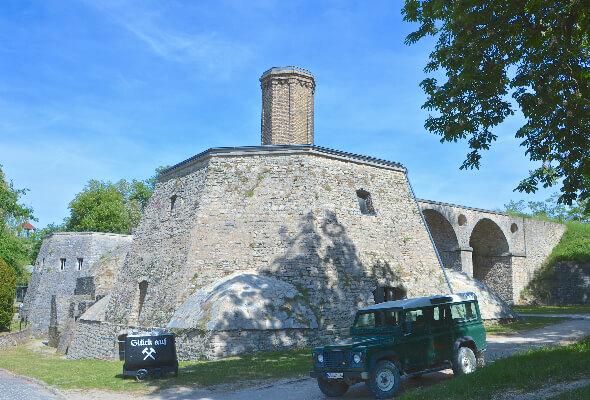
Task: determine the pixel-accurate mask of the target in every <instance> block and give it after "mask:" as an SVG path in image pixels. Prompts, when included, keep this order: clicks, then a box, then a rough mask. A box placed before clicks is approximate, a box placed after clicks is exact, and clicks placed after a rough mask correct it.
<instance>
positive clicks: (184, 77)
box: [0, 0, 552, 226]
mask: <svg viewBox="0 0 590 400" xmlns="http://www.w3.org/2000/svg"><path fill="white" fill-rule="evenodd" d="M400 8H401V2H392V1H371V2H363V1H359V2H352V1H323V2H317V1H309V2H299V1H289V2H285V1H272V0H268V1H209V2H205V1H153V2H152V1H99V0H86V1H84V0H78V1H73V0H37V1H27V0H4V1H3V2H2V7H1V8H0V164H2V165H3V169H4V170H5V172H6V174H7V175H8V177H9V178H11V179H12V180H13V181H14V184H15V186H16V187H19V188H23V187H24V188H28V189H30V192H29V193H28V194H27V195H26V197H25V198H24V202H25V203H26V204H28V205H30V206H32V207H33V208H34V210H35V214H36V216H37V217H38V218H39V222H38V223H37V225H38V226H45V225H46V224H48V223H52V222H55V223H59V222H61V221H62V220H63V218H64V217H65V216H66V215H67V204H68V202H69V201H71V199H72V198H73V197H74V196H75V194H76V193H78V192H79V191H80V190H81V189H82V188H83V187H84V185H85V183H86V182H87V181H88V180H89V179H101V180H118V179H121V178H137V179H144V178H147V177H149V176H151V175H153V171H154V169H155V168H156V167H158V166H160V165H170V164H175V163H177V162H179V161H182V160H184V159H186V158H188V157H190V156H192V155H194V154H196V153H199V152H201V151H203V150H205V149H207V148H209V147H217V146H240V145H258V144H259V143H260V103H261V99H260V97H261V96H260V86H259V81H258V78H259V76H260V75H261V74H262V72H264V71H265V70H266V69H268V68H269V67H272V66H282V65H297V66H301V67H304V68H307V69H309V70H311V71H312V72H313V74H314V75H315V77H316V83H317V88H316V99H315V100H316V103H315V104H316V109H315V113H316V120H315V137H316V144H317V145H320V146H325V147H330V148H335V149H340V150H345V151H350V152H354V153H359V154H364V155H370V156H375V157H380V158H384V159H388V160H393V161H398V162H401V163H403V164H404V165H405V166H406V167H407V168H408V170H409V174H410V180H411V182H412V184H413V186H414V190H415V192H416V195H417V196H418V197H422V198H427V199H433V200H439V201H447V202H453V203H460V204H465V205H469V206H475V207H481V208H490V209H496V208H500V207H502V206H503V204H505V203H506V202H507V201H508V200H510V199H521V198H522V199H525V200H542V199H545V198H546V197H548V195H549V194H550V193H551V192H552V191H551V190H542V191H540V192H538V193H537V194H536V195H534V196H533V195H524V194H520V193H514V192H513V191H512V190H513V189H514V188H515V187H516V185H517V184H518V182H519V180H520V179H522V178H523V177H524V176H525V175H526V174H527V172H528V171H529V170H530V169H532V168H533V164H531V163H530V162H529V161H528V158H527V157H526V156H525V155H524V149H523V148H522V147H520V146H519V142H518V141H517V140H516V139H515V138H514V132H515V130H516V129H517V128H518V127H519V126H520V124H521V122H522V120H521V119H520V117H518V116H516V117H513V118H511V119H510V120H508V121H506V122H505V123H504V124H503V125H501V126H500V127H498V128H497V129H496V133H497V135H498V136H499V140H498V142H496V143H495V144H494V146H493V147H492V150H491V151H489V152H487V153H486V154H485V156H484V158H483V165H482V168H481V169H480V170H479V171H460V170H459V165H460V164H461V162H462V161H463V158H464V155H465V153H466V152H467V147H466V144H465V143H456V144H455V143H452V144H449V143H446V144H441V143H440V142H439V139H438V137H435V136H433V135H431V134H429V133H427V132H426V131H425V129H424V127H423V124H424V119H425V118H426V116H427V112H426V111H424V110H422V109H421V108H420V106H421V105H422V103H423V102H424V99H425V97H424V94H423V93H422V91H421V89H420V88H419V86H418V84H419V82H420V81H421V80H422V79H423V78H424V74H423V72H422V68H423V66H424V65H425V63H426V60H427V56H428V53H429V51H430V50H431V46H432V44H433V42H432V41H425V42H422V43H419V44H417V45H413V46H405V45H404V44H403V40H404V37H405V35H406V34H407V33H408V32H410V31H411V30H412V28H413V27H414V26H413V25H411V24H409V23H404V22H403V21H402V18H401V13H400Z"/></svg>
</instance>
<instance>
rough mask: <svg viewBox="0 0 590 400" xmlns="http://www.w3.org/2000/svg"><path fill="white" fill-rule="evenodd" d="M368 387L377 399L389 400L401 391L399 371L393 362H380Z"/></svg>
mask: <svg viewBox="0 0 590 400" xmlns="http://www.w3.org/2000/svg"><path fill="white" fill-rule="evenodd" d="M367 385H368V386H369V389H370V390H371V392H373V394H374V395H375V397H376V398H378V399H389V398H391V397H393V395H394V394H395V393H396V392H397V390H398V389H399V385H400V374H399V369H397V367H396V365H395V364H394V363H393V362H391V361H380V362H379V363H378V364H377V365H376V366H375V368H374V369H373V371H372V372H371V377H370V378H369V381H368V382H367Z"/></svg>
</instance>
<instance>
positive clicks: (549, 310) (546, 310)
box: [512, 304, 590, 314]
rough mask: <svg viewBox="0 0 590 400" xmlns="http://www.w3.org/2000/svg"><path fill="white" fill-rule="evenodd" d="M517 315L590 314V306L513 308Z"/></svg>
mask: <svg viewBox="0 0 590 400" xmlns="http://www.w3.org/2000/svg"><path fill="white" fill-rule="evenodd" d="M512 309H513V310H514V311H515V312H517V313H532V314H590V304H588V305H577V306H513V307H512Z"/></svg>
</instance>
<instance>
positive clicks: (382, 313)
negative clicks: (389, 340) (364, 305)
mask: <svg viewBox="0 0 590 400" xmlns="http://www.w3.org/2000/svg"><path fill="white" fill-rule="evenodd" d="M398 323H399V313H398V312H397V311H395V310H377V311H370V312H363V313H359V314H358V316H357V317H356V321H355V323H354V327H355V328H360V329H367V328H375V327H379V326H394V325H397V324H398Z"/></svg>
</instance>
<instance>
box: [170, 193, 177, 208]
mask: <svg viewBox="0 0 590 400" xmlns="http://www.w3.org/2000/svg"><path fill="white" fill-rule="evenodd" d="M177 198H178V196H177V195H173V196H171V197H170V211H172V210H174V207H176V199H177Z"/></svg>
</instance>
